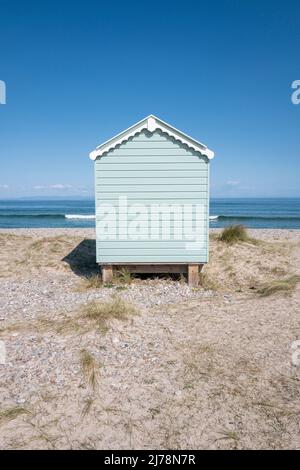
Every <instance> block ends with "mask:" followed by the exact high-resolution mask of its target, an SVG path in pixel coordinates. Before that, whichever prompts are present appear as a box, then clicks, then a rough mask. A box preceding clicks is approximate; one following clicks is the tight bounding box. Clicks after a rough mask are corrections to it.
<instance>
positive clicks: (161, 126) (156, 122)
mask: <svg viewBox="0 0 300 470" xmlns="http://www.w3.org/2000/svg"><path fill="white" fill-rule="evenodd" d="M143 130H147V131H149V132H155V131H156V130H161V131H162V132H164V133H166V134H168V135H169V136H170V137H173V138H174V139H176V140H178V141H179V142H181V143H182V144H184V145H187V146H188V147H189V148H192V149H193V150H196V151H197V152H200V153H201V154H202V155H205V156H206V157H207V158H209V159H211V158H213V157H214V152H213V151H212V150H209V149H208V148H207V147H206V145H204V144H201V143H200V142H198V141H197V140H195V139H193V138H192V137H189V136H188V135H186V134H184V133H183V132H181V131H179V130H178V129H175V127H172V126H170V125H169V124H167V123H166V122H164V121H162V120H161V119H158V118H157V117H155V116H153V115H152V114H151V115H150V116H148V117H146V118H145V119H142V120H141V121H139V122H137V123H136V124H134V125H133V126H131V127H129V128H128V129H126V130H125V131H123V132H121V133H120V134H117V135H116V136H115V137H113V138H112V139H109V140H107V141H106V142H104V143H103V144H101V145H99V146H98V147H97V148H96V149H95V150H93V151H92V152H91V153H90V158H91V159H92V160H96V158H98V157H101V156H102V155H103V154H104V153H105V152H109V151H110V150H112V149H114V148H115V147H116V146H117V145H120V144H122V143H124V142H126V141H127V140H128V139H129V138H130V137H133V136H134V135H136V134H139V133H140V132H142V131H143Z"/></svg>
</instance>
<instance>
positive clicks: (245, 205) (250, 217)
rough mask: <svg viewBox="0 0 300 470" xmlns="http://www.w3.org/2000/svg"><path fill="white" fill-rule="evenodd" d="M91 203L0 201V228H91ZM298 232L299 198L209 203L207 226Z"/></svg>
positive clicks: (92, 222)
mask: <svg viewBox="0 0 300 470" xmlns="http://www.w3.org/2000/svg"><path fill="white" fill-rule="evenodd" d="M94 219H95V203H94V200H80V201H79V200H78V201H76V200H40V201H38V200H11V201H9V200H2V201H1V200H0V228H35V227H36V228H37V227H63V228H68V227H76V228H77V227H94V225H95V220H94ZM232 224H243V225H245V226H246V227H249V228H286V229H300V198H292V199H289V198H280V199H275V198H272V199H271V198H270V199H259V198H251V199H246V198H245V199H233V198H230V199H229V198H228V199H223V198H218V199H211V202H210V226H211V227H215V228H219V227H226V226H228V225H232Z"/></svg>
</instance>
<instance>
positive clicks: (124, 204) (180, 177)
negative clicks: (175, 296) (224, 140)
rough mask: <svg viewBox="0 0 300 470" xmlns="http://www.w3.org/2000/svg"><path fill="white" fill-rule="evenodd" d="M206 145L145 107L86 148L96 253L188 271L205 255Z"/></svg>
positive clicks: (152, 268)
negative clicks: (144, 113) (141, 115)
mask: <svg viewBox="0 0 300 470" xmlns="http://www.w3.org/2000/svg"><path fill="white" fill-rule="evenodd" d="M213 156H214V154H213V152H212V151H211V150H209V149H208V148H207V147H206V146H205V145H203V144H202V143H200V142H198V141H197V140H195V139H193V138H191V137H189V136H188V135H186V134H184V133H183V132H181V131H179V130H177V129H175V128H174V127H172V126H171V125H170V124H167V123H166V122H164V121H162V120H161V119H159V118H157V117H155V116H153V115H150V116H148V117H146V118H145V119H143V120H141V121H139V122H138V123H136V124H134V125H133V126H131V127H129V128H128V129H126V130H125V131H123V132H121V133H120V134H118V135H116V136H115V137H113V138H112V139H110V140H108V141H106V142H104V143H103V144H101V145H100V146H98V147H97V148H96V149H95V150H94V151H92V152H91V153H90V158H91V159H92V160H94V162H95V197H96V252H97V254H96V256H97V263H99V265H101V266H102V273H103V280H104V282H108V281H109V280H110V278H111V277H112V275H113V272H114V269H120V267H122V266H123V267H124V266H126V268H127V269H129V270H130V271H131V272H155V273H157V272H187V273H188V276H189V283H190V285H197V283H198V272H199V267H202V266H203V264H205V263H207V262H208V242H209V237H208V235H209V233H208V232H209V162H210V160H211V159H212V158H213Z"/></svg>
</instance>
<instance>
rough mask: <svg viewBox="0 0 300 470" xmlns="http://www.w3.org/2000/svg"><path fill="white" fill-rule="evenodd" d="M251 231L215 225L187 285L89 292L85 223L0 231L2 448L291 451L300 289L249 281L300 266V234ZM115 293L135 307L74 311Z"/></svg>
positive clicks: (151, 282)
mask: <svg viewBox="0 0 300 470" xmlns="http://www.w3.org/2000/svg"><path fill="white" fill-rule="evenodd" d="M249 233H250V235H251V237H255V238H256V239H258V240H260V242H258V243H251V242H247V243H238V244H236V245H232V246H228V245H226V244H224V243H221V242H220V241H218V240H217V232H216V231H212V234H211V259H210V263H209V265H208V266H207V267H206V268H205V270H204V274H203V276H202V283H203V285H202V287H200V288H199V289H196V290H195V289H190V288H189V287H188V286H187V285H186V283H185V282H184V280H183V279H179V280H173V279H170V278H167V279H139V278H137V279H135V280H133V282H131V283H130V284H128V281H129V280H128V279H124V278H120V279H118V281H117V283H116V284H115V285H112V286H108V287H103V286H97V287H93V286H90V285H89V284H88V282H87V281H86V279H87V278H89V277H90V276H91V275H93V274H95V273H97V272H98V267H97V265H96V264H95V259H94V248H95V243H94V231H93V230H90V229H65V230H63V229H34V230H25V229H24V230H23V229H18V230H1V231H0V287H1V297H0V341H2V346H3V345H4V346H5V350H6V361H5V363H4V364H1V361H0V403H1V405H0V448H1V449H153V448H156V449H249V448H250V449H273V448H275V449H297V448H299V447H300V435H299V425H300V400H299V398H300V365H299V366H298V365H297V364H296V362H297V361H296V362H295V359H297V354H296V355H295V354H294V360H292V354H293V352H294V353H295V351H296V353H297V350H295V349H293V343H294V342H295V341H296V340H299V337H300V315H299V307H300V289H299V284H298V285H296V287H295V288H294V289H291V290H290V291H289V292H284V291H279V292H275V293H274V294H272V295H270V296H267V297H263V296H261V294H260V289H261V287H262V286H263V285H264V284H265V283H272V282H274V281H278V280H281V279H287V278H289V277H290V276H291V275H295V274H298V275H299V274H300V268H299V266H300V263H299V261H300V231H297V230H252V231H249ZM116 297H117V298H121V299H124V301H126V302H128V303H129V304H130V305H131V306H133V307H134V309H132V308H130V309H128V312H127V313H126V315H125V318H123V316H120V317H118V315H112V316H111V318H108V319H107V321H106V326H105V328H104V329H103V328H100V327H99V324H94V323H92V322H91V321H90V320H82V317H80V314H81V312H82V311H83V310H84V308H86V306H87V305H90V302H93V301H95V300H96V301H97V302H99V303H101V305H103V304H106V303H107V302H109V301H110V299H114V298H116ZM124 308H125V309H126V308H127V307H124ZM78 318H79V320H78ZM299 356H300V355H299ZM84 358H85V359H84ZM86 359H88V360H86Z"/></svg>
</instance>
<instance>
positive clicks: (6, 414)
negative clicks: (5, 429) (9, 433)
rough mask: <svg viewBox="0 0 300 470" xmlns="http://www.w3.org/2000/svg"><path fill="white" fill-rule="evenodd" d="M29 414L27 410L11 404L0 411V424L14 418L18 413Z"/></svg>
mask: <svg viewBox="0 0 300 470" xmlns="http://www.w3.org/2000/svg"><path fill="white" fill-rule="evenodd" d="M24 414H29V411H28V410H26V409H25V408H22V407H20V406H13V407H11V408H7V409H6V410H3V411H0V424H2V423H7V422H8V421H11V420H13V419H16V418H17V417H18V416H20V415H24Z"/></svg>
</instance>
